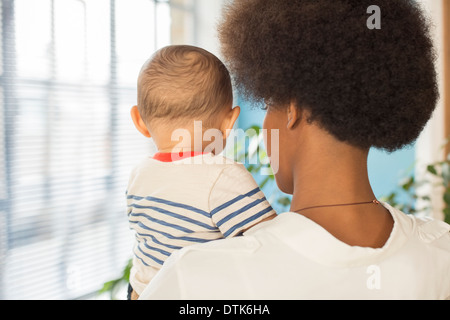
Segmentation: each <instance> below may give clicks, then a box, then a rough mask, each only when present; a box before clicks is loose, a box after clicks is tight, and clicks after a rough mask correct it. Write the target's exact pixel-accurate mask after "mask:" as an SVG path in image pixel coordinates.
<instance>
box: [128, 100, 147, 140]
mask: <svg viewBox="0 0 450 320" xmlns="http://www.w3.org/2000/svg"><path fill="white" fill-rule="evenodd" d="M131 119H133V123H134V126H135V127H136V129H138V131H139V132H140V133H142V134H143V135H144V136H146V137H147V138H150V137H151V135H150V132H149V131H148V129H147V126H146V125H145V122H144V120H142V117H141V114H140V113H139V109H138V107H137V106H134V107H133V108H131Z"/></svg>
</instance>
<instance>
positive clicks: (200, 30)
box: [195, 0, 224, 57]
mask: <svg viewBox="0 0 450 320" xmlns="http://www.w3.org/2000/svg"><path fill="white" fill-rule="evenodd" d="M195 3H196V13H195V15H196V16H195V19H196V45H197V46H199V47H202V48H204V49H205V50H208V51H210V52H212V53H214V54H215V55H217V56H219V57H220V51H219V40H218V38H217V24H218V22H219V21H220V18H221V14H222V6H223V4H224V0H195Z"/></svg>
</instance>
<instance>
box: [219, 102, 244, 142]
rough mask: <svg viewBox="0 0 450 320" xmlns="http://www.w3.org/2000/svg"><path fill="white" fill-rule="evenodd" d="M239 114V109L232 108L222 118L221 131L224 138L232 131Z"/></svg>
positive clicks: (237, 107)
mask: <svg viewBox="0 0 450 320" xmlns="http://www.w3.org/2000/svg"><path fill="white" fill-rule="evenodd" d="M240 113H241V108H240V107H239V106H236V107H234V108H233V109H231V110H230V111H228V114H227V115H226V117H225V118H224V120H223V122H222V128H221V131H222V132H223V133H224V135H225V136H224V138H226V137H228V135H229V133H230V131H231V129H233V127H234V124H235V123H236V120H237V118H238V117H239V114H240Z"/></svg>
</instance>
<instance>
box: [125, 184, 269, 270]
mask: <svg viewBox="0 0 450 320" xmlns="http://www.w3.org/2000/svg"><path fill="white" fill-rule="evenodd" d="M127 201H128V218H129V222H130V228H131V229H133V230H134V231H135V232H136V240H137V245H136V246H135V249H134V250H135V251H134V254H135V255H136V257H137V258H138V259H139V260H140V261H141V262H142V263H143V264H144V265H146V266H153V267H158V265H159V267H160V266H161V265H162V264H163V263H164V261H165V259H167V258H168V257H169V256H170V254H171V253H172V252H173V251H174V250H177V249H181V248H183V247H185V246H188V245H191V244H196V243H203V242H207V241H211V240H217V239H221V238H224V237H225V238H226V237H229V236H234V235H237V234H239V233H240V232H242V230H244V229H245V228H247V227H248V226H249V225H252V224H253V223H254V222H255V221H257V220H259V219H260V218H261V217H263V216H265V215H266V214H267V213H269V212H271V211H272V210H273V209H272V207H271V206H270V205H269V204H268V202H267V201H266V198H265V197H264V195H263V194H262V192H261V191H260V190H259V188H255V189H253V190H251V191H250V192H248V193H246V194H243V195H238V196H236V197H234V198H233V199H231V200H229V201H226V202H225V203H222V204H221V205H219V206H217V207H215V208H214V209H213V210H211V211H210V212H207V211H204V210H201V209H199V208H195V207H193V206H190V205H187V204H183V203H179V202H174V201H169V200H166V199H162V198H157V197H153V196H147V197H143V196H136V195H127Z"/></svg>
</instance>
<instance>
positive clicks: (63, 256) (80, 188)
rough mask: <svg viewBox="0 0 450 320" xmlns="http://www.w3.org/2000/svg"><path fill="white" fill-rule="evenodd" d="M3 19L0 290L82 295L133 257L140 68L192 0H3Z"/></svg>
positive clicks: (184, 30) (175, 33) (174, 32)
mask: <svg viewBox="0 0 450 320" xmlns="http://www.w3.org/2000/svg"><path fill="white" fill-rule="evenodd" d="M0 26H1V30H0V42H1V46H0V55H1V60H0V74H1V75H0V99H1V100H2V104H1V107H0V126H1V127H0V259H1V262H0V299H73V298H79V297H83V296H85V295H87V294H90V293H92V292H95V291H96V290H98V289H99V288H101V286H102V284H103V283H104V282H106V281H108V280H111V279H114V278H115V277H117V276H118V274H119V273H120V271H121V270H122V268H123V267H124V264H125V263H126V262H127V260H128V258H129V257H130V255H131V248H132V240H133V239H132V233H131V232H130V231H129V229H128V223H127V216H126V210H125V198H124V196H125V189H126V185H127V180H128V175H129V172H130V170H131V168H132V166H133V165H134V164H136V162H137V161H139V159H140V158H143V157H145V156H147V155H148V154H149V153H151V152H152V150H151V145H149V143H148V142H147V141H146V140H145V138H143V137H142V138H141V137H140V134H139V133H138V132H137V131H136V129H135V128H134V126H133V124H132V122H131V120H130V116H129V110H130V108H131V106H133V105H134V104H135V103H136V85H135V84H136V77H137V74H138V72H139V69H140V67H141V65H142V63H143V62H144V61H145V59H147V58H148V57H149V56H150V54H151V53H152V52H153V51H154V50H155V49H156V48H159V47H162V46H165V45H167V44H170V43H173V42H175V41H177V42H193V41H194V36H193V34H194V6H193V1H190V0H178V1H168V0H167V1H162V0H133V1H129V0H95V1H88V0H2V1H1V24H0Z"/></svg>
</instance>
